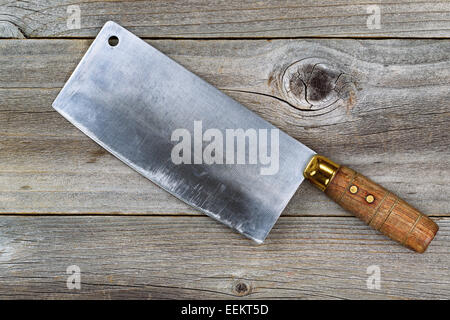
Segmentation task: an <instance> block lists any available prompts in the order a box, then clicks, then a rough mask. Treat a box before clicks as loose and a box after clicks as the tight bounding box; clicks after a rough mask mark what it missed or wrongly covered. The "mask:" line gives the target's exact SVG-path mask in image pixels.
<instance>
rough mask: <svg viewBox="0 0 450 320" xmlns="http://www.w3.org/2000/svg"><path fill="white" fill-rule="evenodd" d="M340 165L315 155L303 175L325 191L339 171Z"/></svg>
mask: <svg viewBox="0 0 450 320" xmlns="http://www.w3.org/2000/svg"><path fill="white" fill-rule="evenodd" d="M339 167H340V166H339V165H338V164H336V163H334V162H333V161H331V160H330V159H328V158H325V157H323V156H319V155H315V156H314V157H312V158H311V160H310V161H309V163H308V165H307V166H306V168H305V170H304V171H303V175H304V176H305V178H306V179H308V180H309V181H310V182H311V183H312V184H314V185H315V186H316V187H318V188H319V189H320V190H322V191H325V189H326V188H327V186H328V185H329V184H330V182H331V180H332V179H333V178H334V176H335V174H336V172H337V171H338V169H339Z"/></svg>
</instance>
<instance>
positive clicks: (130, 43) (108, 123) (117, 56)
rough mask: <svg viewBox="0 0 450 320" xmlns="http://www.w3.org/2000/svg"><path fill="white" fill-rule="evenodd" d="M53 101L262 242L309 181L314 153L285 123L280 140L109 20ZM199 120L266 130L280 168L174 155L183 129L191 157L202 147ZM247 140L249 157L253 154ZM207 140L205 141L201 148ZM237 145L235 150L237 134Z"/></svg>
mask: <svg viewBox="0 0 450 320" xmlns="http://www.w3.org/2000/svg"><path fill="white" fill-rule="evenodd" d="M112 36H115V37H117V38H118V44H117V45H115V46H113V45H110V44H109V39H110V38H111V37H112ZM53 107H54V108H55V109H56V110H57V111H58V112H59V113H60V114H62V115H63V116H64V117H65V118H66V119H67V120H69V121H70V122H71V123H72V124H74V125H75V126H76V127H77V128H79V129H80V130H81V131H82V132H84V133H85V134H86V135H88V136H89V137H90V138H92V139H93V140H94V141H96V142H97V143H98V144H100V145H101V146H102V147H104V148H105V149H106V150H108V151H109V152H111V153H112V154H113V155H115V156H116V157H117V158H119V159H120V160H122V161H123V162H124V163H126V164H127V165H129V166H130V167H132V168H133V169H135V170H136V171H138V172H139V173H141V174H142V175H144V176H145V177H147V178H148V179H150V180H151V181H153V182H154V183H156V184H157V185H159V186H160V187H162V188H164V189H165V190H167V191H168V192H170V193H171V194H173V195H174V196H176V197H177V198H179V199H181V200H183V201H185V202H186V203H188V204H189V205H191V206H193V207H195V208H197V209H198V210H200V211H202V212H204V213H206V214H207V215H209V216H211V217H212V218H215V219H217V220H219V221H221V222H222V223H224V224H226V225H228V226H230V227H231V228H233V229H235V230H237V231H238V232H240V233H242V234H244V235H245V236H247V237H249V238H251V239H253V240H255V241H257V242H259V243H261V242H262V241H263V240H264V239H265V238H266V236H267V234H268V233H269V231H270V230H271V228H272V227H273V225H274V224H275V222H276V220H277V219H278V217H279V215H280V214H281V212H282V211H283V209H284V208H285V207H286V205H287V203H288V201H289V200H290V199H291V197H292V196H293V194H294V193H295V191H296V189H297V188H298V186H299V185H300V183H301V182H302V181H303V169H304V167H305V166H306V164H307V162H308V161H309V160H310V158H311V157H312V156H313V155H314V154H315V153H314V152H313V151H312V150H310V149H309V148H307V147H306V146H304V145H303V144H301V143H300V142H298V141H297V140H295V139H293V138H292V137H290V136H288V135H287V134H285V133H284V132H282V131H278V132H279V133H278V147H277V146H276V144H275V143H274V142H273V141H272V140H270V134H271V132H272V133H273V135H274V136H276V135H275V132H276V130H277V129H276V128H275V127H274V126H273V125H271V124H270V123H268V122H267V121H265V120H263V119H262V118H260V117H259V116H257V115H256V114H254V113H253V112H251V111H250V110H248V109H247V108H245V107H243V106H242V105H241V104H239V103H238V102H236V101H234V100H233V99H231V98H230V97H228V96H227V95H225V94H224V93H222V92H221V91H219V90H217V89H216V88H214V87H213V86H212V85H210V84H208V83H207V82H205V81H204V80H202V79H200V78H199V77H197V76H196V75H194V74H193V73H191V72H190V71H188V70H186V69H185V68H184V67H182V66H181V65H179V64H178V63H176V62H174V61H173V60H171V59H170V58H168V57H167V56H165V55H164V54H162V53H161V52H159V51H158V50H156V49H155V48H153V47H152V46H150V45H148V44H147V43H146V42H144V41H143V40H141V39H139V38H138V37H136V36H135V35H133V34H132V33H130V32H129V31H127V30H126V29H124V28H122V27H121V26H119V25H118V24H116V23H113V22H108V23H106V24H105V26H104V27H103V28H102V30H101V31H100V33H99V34H98V35H97V37H96V39H95V40H94V42H93V43H92V45H91V46H90V48H89V49H88V51H87V52H86V54H85V56H84V57H83V59H82V60H81V62H80V63H79V65H78V66H77V68H76V69H75V71H74V72H73V74H72V75H71V77H70V78H69V80H68V81H67V83H66V84H65V86H64V88H63V89H62V90H61V92H60V93H59V95H58V97H57V98H56V100H55V101H54V103H53ZM199 125H200V126H201V129H202V131H201V132H203V133H205V132H207V130H208V129H213V130H216V131H210V132H217V130H218V131H219V132H223V133H224V135H223V137H224V142H223V144H226V141H225V140H226V130H227V129H228V130H236V129H243V130H244V131H245V132H250V131H246V130H254V132H256V133H258V134H260V133H261V132H263V131H264V130H266V132H267V135H268V136H267V141H268V145H267V148H268V149H267V151H268V152H267V154H269V151H270V152H273V153H274V154H275V153H276V152H277V151H278V155H279V156H278V171H276V173H274V174H261V172H262V169H263V168H266V169H267V167H268V164H267V161H266V163H263V161H262V160H261V161H260V162H257V163H256V164H255V163H250V161H248V162H249V163H244V164H233V163H231V162H227V161H225V160H223V162H224V163H223V164H220V163H214V164H206V163H205V162H204V161H203V162H202V159H201V158H200V159H198V158H197V163H194V164H188V163H181V164H176V163H174V161H173V156H172V152H173V150H174V147H175V146H176V145H177V144H178V143H179V141H174V140H173V137H172V135H173V134H174V132H175V131H176V130H177V129H183V130H186V131H187V132H191V133H193V135H194V136H193V138H192V139H193V141H194V142H193V143H192V145H191V151H192V153H193V155H194V157H195V156H198V155H202V153H201V152H200V153H199V152H198V149H195V148H197V147H199V144H198V142H195V137H196V136H195V130H196V129H198V127H199ZM261 130H262V131H261ZM183 132H184V131H183ZM197 132H198V130H197ZM260 136H261V135H260ZM260 136H258V139H259V138H260ZM216 138H217V136H216ZM180 141H181V140H180ZM248 141H249V143H248V145H245V156H247V157H249V156H251V155H253V153H251V150H250V147H249V144H250V138H248ZM258 141H259V140H258ZM274 141H276V140H274ZM196 143H197V144H196ZM207 144H208V143H207V141H202V142H201V145H200V147H201V148H202V149H201V150H203V149H204V148H205V147H206V146H207ZM259 147H260V146H258V148H259ZM217 150H218V149H217ZM258 150H260V149H258ZM232 151H235V152H236V153H238V152H239V149H238V143H237V142H236V144H235V145H234V146H233V148H232ZM241 151H242V150H241ZM226 152H228V151H227V150H225V151H224V154H223V158H224V159H225V156H226V154H225V153H226ZM258 152H259V151H258ZM181 154H182V155H184V151H183V153H180V155H181ZM212 154H213V153H212ZM213 155H216V154H215V153H214V154H213ZM258 155H260V154H259V153H258ZM236 157H237V156H236ZM230 159H231V158H230ZM266 160H267V159H266Z"/></svg>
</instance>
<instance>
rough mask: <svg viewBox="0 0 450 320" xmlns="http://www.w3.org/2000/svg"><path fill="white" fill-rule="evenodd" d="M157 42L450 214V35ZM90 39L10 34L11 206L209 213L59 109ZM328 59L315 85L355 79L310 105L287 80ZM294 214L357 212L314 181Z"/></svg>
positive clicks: (5, 197) (2, 181)
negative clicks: (56, 104)
mask: <svg viewBox="0 0 450 320" xmlns="http://www.w3.org/2000/svg"><path fill="white" fill-rule="evenodd" d="M150 43H151V44H152V45H154V46H156V47H157V48H159V49H160V50H162V51H163V52H165V53H167V54H169V55H170V56H171V57H173V58H174V59H176V60H177V61H179V62H180V63H182V64H183V65H185V66H186V67H187V68H189V69H190V70H193V71H194V72H196V73H197V74H199V75H200V76H202V77H203V78H205V79H206V80H207V81H209V82H211V83H212V84H213V85H215V86H217V87H219V88H221V89H222V90H224V91H225V92H226V93H228V94H230V95H231V96H232V97H234V98H235V99H237V100H238V101H240V102H241V103H243V104H244V105H245V106H247V107H248V108H250V109H252V110H254V111H255V112H256V113H258V114H259V115H261V116H262V117H264V118H265V119H267V120H268V121H270V122H272V123H273V124H274V125H276V126H278V127H280V128H281V129H283V130H284V131H286V132H287V133H288V134H290V135H292V136H294V137H295V138H298V139H299V140H301V141H302V142H304V143H305V144H306V145H308V146H309V147H311V148H313V149H315V150H316V151H317V152H319V153H322V154H324V155H326V156H328V157H330V158H332V159H334V160H335V161H338V162H340V163H342V164H346V165H348V166H351V167H353V168H354V169H355V170H358V171H359V172H361V173H363V174H364V175H366V176H368V177H371V178H372V179H373V180H374V181H376V182H378V183H380V184H382V185H383V186H385V187H386V188H388V189H391V190H393V191H395V192H397V193H398V194H399V195H400V196H401V197H403V198H404V199H405V200H406V201H408V202H410V203H411V204H412V205H414V206H415V207H417V208H418V209H419V210H421V211H423V212H425V213H427V214H432V215H448V214H449V213H450V208H449V202H448V198H447V195H448V194H449V192H450V180H449V179H450V178H449V177H450V166H449V165H448V159H449V149H448V140H449V138H450V133H449V130H448V128H449V124H450V108H449V105H448V101H449V98H450V90H449V88H448V83H449V82H450V41H406V40H378V41H372V40H360V41H356V40H315V41H304V40H303V41H301V40H274V41H264V40H261V41H259V40H258V41H240V40H239V41H238V40H236V41H192V40H164V41H162V40H160V41H151V42H150ZM89 44H90V40H6V41H2V42H0V66H1V67H0V212H2V213H123V214H180V213H183V214H198V213H197V212H196V211H195V210H193V209H191V208H189V207H188V206H187V205H185V204H183V203H182V202H181V201H178V200H176V199H175V198H173V197H172V196H170V195H168V194H167V193H166V192H164V191H162V190H161V189H159V188H158V187H156V186H155V185H153V184H152V183H149V182H148V181H147V180H146V179H144V178H143V177H141V176H140V175H139V174H137V173H135V172H134V171H132V170H131V169H129V168H128V167H127V166H125V165H123V164H122V163H121V162H120V161H118V160H116V159H115V158H114V157H113V156H111V155H109V154H108V153H106V152H104V151H103V149H101V148H100V147H98V146H97V145H96V144H95V143H94V142H92V141H91V140H90V139H89V138H87V137H85V136H84V135H83V134H82V133H81V132H79V131H78V130H77V129H76V128H75V127H74V126H72V125H71V124H69V123H68V122H67V121H66V120H64V119H63V118H62V117H61V116H59V115H58V114H57V113H56V112H54V111H53V109H52V108H51V103H52V101H53V99H54V98H55V97H56V95H57V93H58V92H59V90H60V88H61V87H62V85H63V84H64V82H65V81H66V80H67V78H68V77H69V76H70V73H71V72H72V70H73V69H74V68H75V66H76V65H77V63H78V62H79V60H80V59H81V57H82V55H83V53H84V52H85V50H86V49H87V47H88V46H89ZM299 60H301V61H300V62H298V63H296V64H294V65H293V67H292V66H291V67H289V68H286V66H288V65H291V64H292V63H294V62H295V61H299ZM317 61H320V63H321V64H320V65H319V67H316V68H317V69H316V71H314V72H317V71H318V70H319V71H323V72H322V73H320V74H321V77H322V78H321V77H319V76H318V77H317V81H310V82H308V89H309V91H308V92H314V90H316V91H317V90H318V89H321V88H322V87H325V88H327V85H328V84H327V83H328V82H329V81H330V79H331V82H334V81H335V79H334V78H333V75H335V74H337V73H339V75H340V80H337V83H338V84H339V81H341V80H342V79H345V80H346V85H342V86H340V87H339V88H338V87H336V86H335V87H333V88H331V89H327V90H329V92H328V91H327V92H325V93H323V92H322V93H321V94H323V95H324V97H319V98H317V97H313V96H309V100H308V103H310V104H311V105H305V100H304V97H303V98H302V93H298V92H297V94H298V96H293V95H292V94H291V93H286V91H285V87H283V79H286V77H288V79H289V77H293V76H292V72H291V71H292V70H291V69H292V68H298V70H297V69H294V71H296V72H295V73H296V74H299V73H302V74H304V73H305V72H304V71H305V69H307V68H308V66H309V65H310V64H315V63H316V62H317ZM321 66H325V69H323V70H322V69H320V68H321ZM326 68H328V69H326ZM297 71H298V72H297ZM313 74H314V73H313ZM292 79H294V80H295V78H291V80H292ZM295 84H296V83H295V82H294V83H293V85H295ZM297 89H298V87H297ZM337 91H339V94H338V95H337V93H336V92H337ZM319 93H320V92H319ZM336 95H337V96H336ZM329 97H331V99H332V100H329ZM333 99H335V100H333ZM285 214H290V215H317V214H319V215H320V214H325V215H330V214H337V215H347V213H345V212H344V211H342V210H341V209H340V208H338V206H337V205H335V204H334V203H332V202H331V201H329V199H327V198H326V197H325V196H324V195H323V194H322V193H320V192H318V191H317V190H315V189H314V188H312V187H311V186H309V185H308V184H307V183H305V184H303V185H302V186H301V188H300V189H299V192H298V193H297V194H296V195H295V196H294V198H293V200H292V201H291V203H290V205H289V207H288V208H287V210H286V212H285Z"/></svg>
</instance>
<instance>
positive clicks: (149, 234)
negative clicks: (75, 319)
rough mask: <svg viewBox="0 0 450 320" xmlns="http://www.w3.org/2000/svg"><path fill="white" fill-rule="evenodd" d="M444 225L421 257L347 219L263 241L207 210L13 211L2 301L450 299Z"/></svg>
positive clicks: (2, 236) (1, 254)
mask: <svg viewBox="0 0 450 320" xmlns="http://www.w3.org/2000/svg"><path fill="white" fill-rule="evenodd" d="M437 222H438V223H439V226H440V228H441V230H440V232H439V233H438V235H437V237H436V239H435V240H434V242H433V243H432V244H431V245H430V247H429V249H428V251H427V252H426V253H425V254H422V255H421V254H415V253H412V252H411V251H409V250H408V249H406V248H403V247H401V246H400V245H397V244H396V243H394V242H392V241H390V240H389V239H387V238H385V237H384V236H382V235H380V234H378V233H377V232H376V231H374V230H372V229H370V228H368V227H367V226H365V225H364V224H363V223H362V222H360V221H359V220H358V219H356V218H346V217H282V218H281V219H280V220H279V221H278V222H277V224H276V225H275V228H274V230H273V231H272V233H271V234H270V236H269V237H268V239H267V240H266V242H265V243H264V244H262V245H255V244H254V243H252V242H251V241H250V240H248V239H245V238H243V237H242V236H240V235H238V234H236V233H233V232H232V231H230V230H229V229H228V228H227V227H225V226H223V225H221V224H219V223H218V222H215V221H213V220H212V219H209V218H207V217H103V216H90V217H76V216H70V217H67V216H66V217H64V216H57V217H55V216H53V217H51V216H46V217H35V216H34V217H26V216H21V217H20V216H3V217H1V219H0V282H1V286H0V298H1V299H12V298H31V299H37V298H40V299H42V298H61V299H67V298H74V299H90V298H101V299H116V298H145V299H146V298H153V299H168V298H171V299H180V298H186V299H192V298H195V299H199V298H204V299H233V298H238V297H243V298H247V299H248V298H250V299H263V298H268V299H271V298H292V299H293V298H296V299H297V298H301V299H409V298H412V299H416V298H417V299H449V298H450V269H449V266H450V256H449V252H450V247H449V243H450V241H449V240H450V219H449V218H439V219H437ZM71 265H77V266H79V268H80V269H81V289H80V290H76V289H72V290H69V289H67V287H66V281H67V278H68V276H69V275H67V274H66V269H67V267H69V266H71ZM373 265H375V266H378V267H379V268H380V271H381V274H380V275H381V282H380V285H381V287H380V289H379V290H377V289H368V287H367V283H366V282H367V279H368V277H369V274H367V268H368V267H369V266H373ZM236 287H237V288H239V289H240V290H237V289H236Z"/></svg>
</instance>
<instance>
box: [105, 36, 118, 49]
mask: <svg viewBox="0 0 450 320" xmlns="http://www.w3.org/2000/svg"><path fill="white" fill-rule="evenodd" d="M108 43H109V45H110V46H111V47H115V46H117V45H118V44H119V38H117V37H116V36H111V37H109V39H108Z"/></svg>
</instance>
